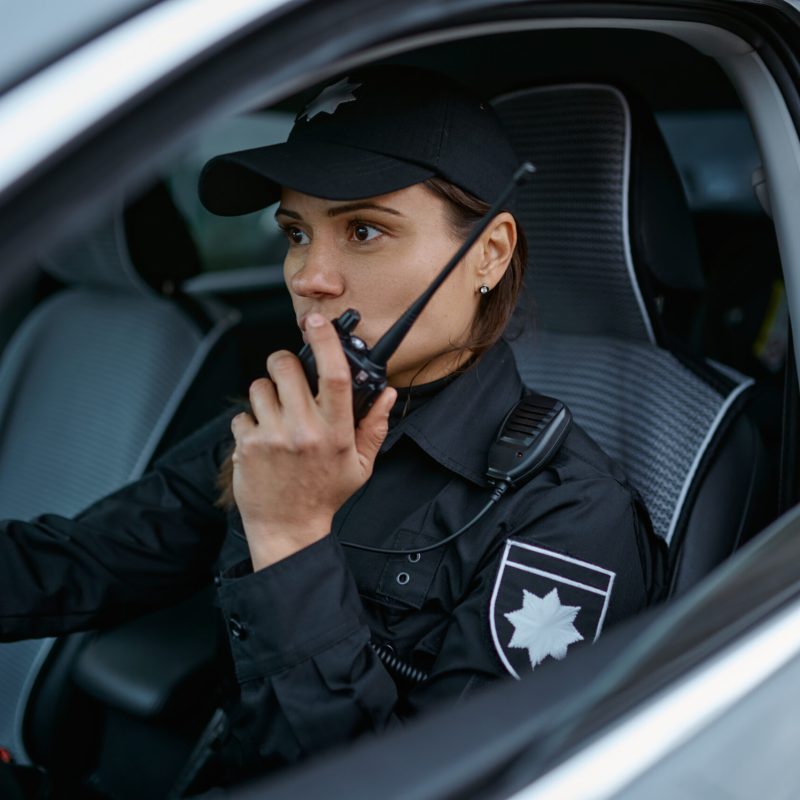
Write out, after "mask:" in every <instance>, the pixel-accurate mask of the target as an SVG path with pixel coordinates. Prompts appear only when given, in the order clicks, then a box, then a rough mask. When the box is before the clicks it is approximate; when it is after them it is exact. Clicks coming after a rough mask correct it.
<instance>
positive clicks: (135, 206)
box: [42, 183, 200, 294]
mask: <svg viewBox="0 0 800 800" xmlns="http://www.w3.org/2000/svg"><path fill="white" fill-rule="evenodd" d="M42 266H43V267H44V269H45V270H46V271H47V272H48V273H50V274H51V275H53V276H54V277H55V278H57V279H58V280H60V281H61V282H62V283H64V284H66V285H68V286H78V285H80V286H93V287H103V288H109V289H116V290H122V291H129V292H130V291H133V292H144V293H148V294H149V293H152V292H153V291H155V292H157V293H159V294H171V293H172V291H173V290H174V288H175V287H177V286H179V285H180V284H181V283H183V281H185V280H186V279H188V278H191V277H192V276H194V275H197V274H198V273H199V272H200V258H199V255H198V253H197V249H196V247H195V245H194V241H193V240H192V238H191V235H190V233H189V230H188V228H187V226H186V223H185V221H184V219H183V217H182V216H181V214H180V212H179V211H178V209H177V208H176V207H175V204H174V203H173V201H172V198H171V196H170V194H169V191H168V190H167V188H166V187H165V186H164V185H163V184H160V183H159V184H157V185H156V186H154V187H153V188H152V189H150V190H149V191H147V192H145V193H144V194H143V195H141V196H140V197H138V198H137V199H136V200H134V201H133V202H131V203H129V204H128V205H127V206H125V207H124V208H123V207H120V208H119V209H118V210H117V211H116V212H115V213H113V214H112V216H111V217H110V218H107V219H106V220H105V221H103V222H102V223H101V224H99V225H97V226H95V227H94V228H92V229H89V230H87V231H85V232H84V233H83V234H82V235H77V236H74V237H73V238H72V240H71V241H70V243H69V244H67V245H65V246H64V247H62V248H60V249H59V250H57V251H55V252H54V253H49V254H47V255H46V256H44V257H43V259H42Z"/></svg>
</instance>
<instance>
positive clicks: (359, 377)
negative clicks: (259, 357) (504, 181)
mask: <svg viewBox="0 0 800 800" xmlns="http://www.w3.org/2000/svg"><path fill="white" fill-rule="evenodd" d="M534 172H535V168H534V166H533V164H531V163H530V162H528V161H526V162H524V163H523V164H521V165H520V166H519V167H518V168H517V170H516V171H515V172H514V175H513V176H512V178H511V180H510V181H509V183H508V185H507V186H506V188H505V189H504V190H503V192H502V194H501V195H500V197H498V198H497V200H496V201H495V202H494V204H493V205H492V207H491V208H490V209H489V210H488V211H487V212H486V214H484V216H483V217H482V218H481V219H480V220H479V221H478V223H477V225H476V226H475V228H473V230H472V231H471V232H470V234H469V236H467V238H466V239H465V240H464V241H463V243H462V244H461V246H460V247H459V248H458V250H456V252H455V254H454V255H453V257H452V258H451V259H450V260H449V261H448V262H447V264H445V266H444V268H443V269H442V271H441V272H440V273H439V274H438V275H437V276H436V278H434V280H433V282H432V283H431V285H430V286H429V287H428V288H427V289H426V290H425V291H424V292H423V293H422V294H421V295H420V296H419V297H418V298H417V299H416V300H415V301H414V302H413V303H412V304H411V305H410V306H409V307H408V309H407V310H406V311H405V313H403V314H402V316H401V317H400V318H399V319H398V320H397V322H395V323H394V325H392V327H391V328H389V330H388V331H386V333H385V334H384V335H383V336H382V337H381V338H380V339H379V340H378V342H377V343H376V344H375V346H374V347H373V348H372V349H371V350H370V348H369V347H367V344H366V342H365V341H364V340H363V339H361V338H359V337H358V336H356V335H355V334H353V333H352V331H353V329H354V328H355V327H356V326H357V325H358V323H359V322H360V321H361V315H360V314H359V313H358V311H356V310H355V309H353V308H348V309H347V311H345V312H344V313H343V314H342V315H341V316H340V317H338V318H337V319H335V320H334V321H333V326H334V328H336V332H337V333H338V334H339V339H340V340H341V342H342V349H343V350H344V354H345V357H346V358H347V363H348V364H349V366H350V372H351V374H352V376H353V417H354V419H355V422H356V423H358V421H359V420H360V419H361V418H362V417H363V416H365V415H366V413H367V412H368V411H369V409H370V408H371V407H372V404H373V403H374V402H375V400H376V398H377V397H378V395H379V394H380V393H381V392H382V391H383V390H384V389H385V388H386V386H387V381H386V364H387V362H388V361H389V359H390V358H391V357H392V356H393V355H394V353H395V351H396V350H397V348H398V347H399V346H400V344H401V343H402V341H403V339H404V338H405V336H406V334H407V333H408V331H409V330H410V329H411V326H412V325H413V324H414V322H415V321H416V319H417V317H418V316H419V315H420V314H421V313H422V310H423V309H424V308H425V306H426V305H427V304H428V301H429V300H430V299H431V297H432V296H433V294H434V292H435V291H436V290H437V289H438V288H439V287H440V286H441V285H442V283H444V281H445V279H446V278H447V276H448V275H449V274H450V273H451V272H452V271H453V270H454V269H455V267H456V266H457V264H458V263H459V261H461V259H462V258H463V257H464V255H465V254H466V253H467V251H468V250H469V249H470V247H472V245H474V244H475V242H476V241H477V240H478V237H479V236H480V235H481V234H482V233H483V232H484V231H485V230H486V228H487V226H488V225H489V223H490V222H491V221H492V220H493V219H494V218H495V217H496V216H497V214H499V213H500V211H501V210H502V208H503V205H505V203H506V202H507V200H508V198H509V197H510V195H511V193H512V192H513V191H514V189H515V188H516V187H517V186H518V185H519V184H521V183H522V182H523V181H525V180H527V179H528V178H529V177H530V176H531V175H533V173H534ZM297 356H298V358H299V359H300V363H301V364H302V365H303V371H304V372H305V374H306V378H307V379H308V383H309V386H310V387H311V392H312V394H314V395H316V393H317V390H318V388H319V386H318V381H317V364H316V361H315V359H314V354H313V352H312V351H311V347H310V346H309V345H308V344H306V345H303V347H302V349H301V350H300V352H299V353H298V354H297Z"/></svg>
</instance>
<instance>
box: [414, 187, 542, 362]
mask: <svg viewBox="0 0 800 800" xmlns="http://www.w3.org/2000/svg"><path fill="white" fill-rule="evenodd" d="M423 185H424V186H426V187H427V188H428V189H429V190H430V191H432V192H433V193H434V194H435V195H437V196H438V197H441V198H442V199H443V200H444V201H445V203H446V206H447V210H448V216H449V221H450V224H451V226H452V228H453V231H454V233H455V234H456V235H457V236H458V237H459V238H461V239H464V238H466V237H467V235H468V234H469V232H470V230H471V229H472V227H473V226H474V225H475V224H476V223H477V221H478V220H479V219H480V218H481V217H482V216H483V215H484V214H485V213H486V212H487V211H488V210H489V203H485V202H484V201H483V200H479V199H478V198H477V197H475V196H474V195H472V194H470V193H469V192H466V191H464V190H463V189H460V188H459V187H458V186H456V185H455V184H452V183H450V182H449V181H446V180H445V179H444V178H429V179H428V180H426V181H425V182H424V184H423ZM527 261H528V243H527V240H526V239H525V232H524V231H523V230H522V227H521V226H520V225H519V223H517V246H516V247H515V248H514V252H513V254H512V255H511V261H510V262H509V264H508V269H507V270H506V271H505V274H504V275H503V277H502V278H501V279H500V281H499V283H498V284H497V285H496V286H495V287H494V289H492V291H491V292H489V294H487V295H485V296H483V297H482V298H481V302H480V305H479V306H478V314H477V316H476V318H475V323H474V325H473V328H472V335H471V337H470V338H469V339H468V340H467V341H466V342H465V343H464V344H463V345H462V347H463V348H464V349H467V350H471V351H472V352H473V354H474V355H475V357H478V356H480V355H481V354H483V353H485V352H486V351H487V350H488V349H489V348H490V347H491V346H492V345H493V344H494V343H495V342H496V341H497V340H498V339H499V338H500V337H501V336H502V334H503V331H504V330H505V328H506V325H507V324H508V321H509V320H510V319H511V315H512V313H513V312H514V307H515V306H516V304H517V298H518V297H519V293H520V290H521V289H522V278H523V275H524V274H525V264H526V263H527Z"/></svg>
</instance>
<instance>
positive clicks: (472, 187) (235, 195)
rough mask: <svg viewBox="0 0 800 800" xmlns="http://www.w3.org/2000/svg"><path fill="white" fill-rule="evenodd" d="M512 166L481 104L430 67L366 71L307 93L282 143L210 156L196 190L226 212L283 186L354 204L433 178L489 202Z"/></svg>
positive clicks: (269, 198) (262, 203)
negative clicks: (448, 182) (308, 98)
mask: <svg viewBox="0 0 800 800" xmlns="http://www.w3.org/2000/svg"><path fill="white" fill-rule="evenodd" d="M517 165H518V159H517V158H516V156H515V155H514V150H513V148H512V147H511V143H510V142H509V140H508V137H507V135H506V133H505V131H504V129H503V127H502V125H501V123H500V121H499V120H498V118H497V116H496V115H495V113H494V111H493V110H492V108H491V106H490V105H489V104H488V103H485V102H483V101H481V100H480V99H478V98H476V97H474V96H472V95H471V94H470V93H469V92H467V91H466V90H464V89H463V88H462V87H460V86H459V85H458V84H456V83H455V82H453V81H451V80H449V79H448V78H446V77H445V76H443V75H440V74H438V73H434V72H429V71H427V70H420V69H416V68H411V67H394V66H383V67H369V68H365V69H361V70H354V71H353V72H350V73H348V74H346V75H345V76H344V77H342V78H337V79H335V80H332V81H331V82H330V83H329V84H328V85H326V86H325V87H324V88H322V89H321V90H319V91H316V92H315V93H314V94H312V95H311V98H310V101H309V102H308V103H307V105H306V106H305V108H304V109H303V111H302V112H301V113H300V114H298V116H297V118H296V119H295V123H294V127H293V128H292V130H291V133H290V134H289V138H288V140H287V141H286V142H284V143H282V144H275V145H270V146H267V147H256V148H254V149H251V150H240V151H238V152H235V153H227V154H225V155H220V156H217V157H216V158H213V159H211V161H209V162H208V163H207V164H206V165H205V167H204V168H203V172H202V174H201V176H200V186H199V191H200V200H201V201H202V203H203V205H204V206H205V207H206V208H207V209H208V210H209V211H212V212H214V213H215V214H220V215H223V216H234V215H237V214H247V213H250V212H252V211H257V210H258V209H261V208H266V206H268V205H271V204H272V203H274V202H277V201H278V200H279V199H280V191H281V187H283V186H285V187H288V188H291V189H295V190H297V191H300V192H303V193H304V194H310V195H313V196H314V197H322V198H325V199H327V200H357V199H361V198H363V197H374V196H376V195H381V194H387V193H389V192H394V191H397V190H398V189H404V188H405V187H407V186H411V185H413V184H415V183H420V182H421V181H424V180H427V179H428V178H431V177H434V176H439V177H442V178H445V179H446V180H448V181H450V182H451V183H454V184H455V185H456V186H459V187H460V188H462V189H464V190H466V191H467V192H470V193H471V194H473V195H475V197H477V198H479V199H480V200H483V201H484V202H486V203H492V202H494V201H495V200H496V199H497V197H498V196H499V195H500V193H501V192H502V191H503V189H504V188H505V186H506V185H507V184H508V181H509V179H510V178H511V175H512V174H513V172H514V170H515V168H516V167H517Z"/></svg>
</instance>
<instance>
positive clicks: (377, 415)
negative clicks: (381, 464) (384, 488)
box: [356, 387, 397, 465]
mask: <svg viewBox="0 0 800 800" xmlns="http://www.w3.org/2000/svg"><path fill="white" fill-rule="evenodd" d="M396 400H397V392H396V391H395V390H394V389H392V388H391V387H388V388H386V389H384V390H383V392H381V394H380V396H379V397H378V399H377V400H376V401H375V402H374V403H373V405H372V408H371V409H370V410H369V413H368V414H367V415H366V416H365V417H364V418H363V419H362V420H361V422H359V423H358V428H356V450H358V452H359V455H361V457H362V458H364V459H365V460H366V461H367V463H368V464H370V465H372V463H373V462H374V461H375V458H376V457H377V455H378V450H380V449H381V445H382V444H383V440H384V439H385V438H386V434H387V433H388V432H389V412H390V411H391V410H392V406H393V405H394V404H395V401H396Z"/></svg>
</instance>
